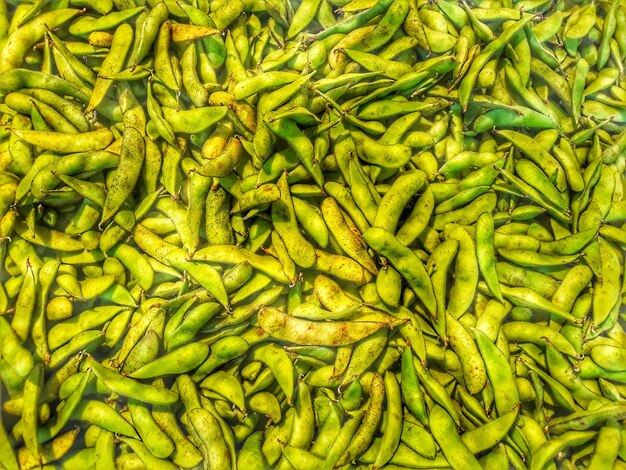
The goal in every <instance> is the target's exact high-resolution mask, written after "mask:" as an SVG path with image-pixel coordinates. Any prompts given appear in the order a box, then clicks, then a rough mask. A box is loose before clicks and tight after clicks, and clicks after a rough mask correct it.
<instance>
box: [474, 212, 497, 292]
mask: <svg viewBox="0 0 626 470" xmlns="http://www.w3.org/2000/svg"><path fill="white" fill-rule="evenodd" d="M493 239H494V221H493V216H492V215H491V214H490V213H488V212H484V213H483V214H481V215H480V217H478V220H477V221H476V258H477V260H478V267H479V268H480V272H481V274H482V275H483V278H484V279H485V282H486V283H487V285H488V286H489V290H490V291H491V293H492V294H493V295H494V296H495V297H496V299H498V300H499V301H501V302H502V301H503V298H502V293H501V292H500V283H499V281H498V273H497V272H496V255H495V252H494V249H493Z"/></svg>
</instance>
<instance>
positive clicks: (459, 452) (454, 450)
mask: <svg viewBox="0 0 626 470" xmlns="http://www.w3.org/2000/svg"><path fill="white" fill-rule="evenodd" d="M429 424H430V429H431V432H432V434H433V437H434V438H435V440H436V441H437V444H439V447H440V448H441V450H442V452H443V454H444V455H445V457H446V459H448V462H449V463H450V466H451V467H452V468H454V469H459V470H460V469H476V470H478V469H481V468H482V466H481V465H480V463H479V462H478V460H477V459H476V457H474V455H473V454H472V453H471V452H470V450H469V449H468V448H467V446H466V445H465V444H464V443H463V441H462V439H461V437H460V436H459V434H458V432H457V430H456V424H455V423H454V420H453V419H452V418H451V417H450V415H449V414H448V412H447V411H446V410H444V409H443V408H442V407H441V406H439V405H434V406H433V408H432V409H431V410H430V414H429Z"/></svg>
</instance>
